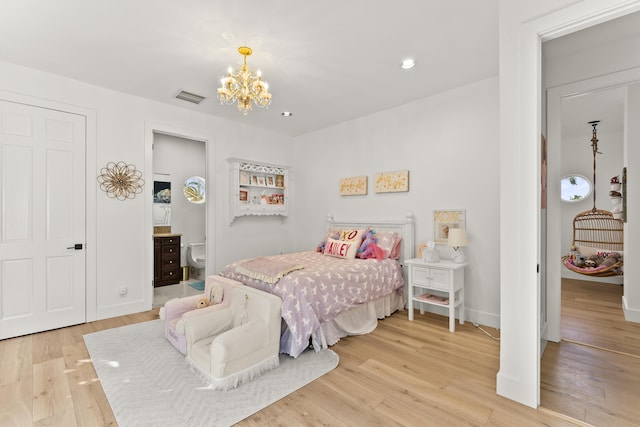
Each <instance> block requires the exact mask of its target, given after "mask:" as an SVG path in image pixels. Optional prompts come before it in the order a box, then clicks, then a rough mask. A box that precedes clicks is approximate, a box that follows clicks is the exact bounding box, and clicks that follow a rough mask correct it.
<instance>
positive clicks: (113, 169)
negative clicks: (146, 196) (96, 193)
mask: <svg viewBox="0 0 640 427" xmlns="http://www.w3.org/2000/svg"><path fill="white" fill-rule="evenodd" d="M98 182H99V183H100V189H101V190H102V191H104V192H105V193H107V196H109V197H111V198H114V199H118V200H127V199H133V198H134V197H136V194H140V193H142V186H143V185H144V179H142V172H140V171H139V170H136V167H135V166H134V165H128V164H126V163H125V162H118V163H114V162H109V163H107V166H106V167H104V168H102V169H100V175H98Z"/></svg>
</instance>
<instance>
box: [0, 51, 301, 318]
mask: <svg viewBox="0 0 640 427" xmlns="http://www.w3.org/2000/svg"><path fill="white" fill-rule="evenodd" d="M0 91H7V92H13V93H18V94H23V95H28V96H32V97H35V98H38V99H46V100H51V101H56V102H59V103H64V104H69V105H72V106H81V107H83V108H86V109H88V110H91V111H94V112H95V116H96V118H97V126H96V134H95V135H92V136H91V138H90V140H94V141H96V147H90V149H94V150H95V164H91V163H90V164H87V168H88V170H89V171H91V170H93V171H95V173H94V176H97V174H98V171H99V170H100V168H102V167H104V166H106V164H107V163H108V162H112V161H116V162H117V161H125V162H127V163H129V164H133V165H135V166H136V168H137V169H139V170H142V171H143V173H144V177H145V181H146V184H145V189H144V192H143V193H142V194H141V195H139V196H138V197H136V198H135V199H133V200H127V201H118V200H114V199H111V198H108V197H107V196H106V195H105V194H104V193H102V192H101V191H100V190H99V188H98V186H97V183H96V181H91V180H90V181H89V182H88V183H87V188H88V190H87V191H88V193H89V197H88V200H95V203H94V204H93V205H90V206H88V207H87V213H88V215H87V217H88V230H89V236H88V240H87V241H88V242H90V243H91V244H92V245H96V248H95V256H94V257H92V258H91V259H88V260H87V263H88V264H89V265H88V271H89V272H90V273H89V274H88V277H87V287H88V288H89V291H88V293H89V294H92V292H93V294H94V295H95V299H94V300H93V301H88V308H87V310H88V317H89V320H94V319H95V318H97V319H101V318H107V317H112V316H118V315H123V314H129V313H136V312H140V311H144V310H148V309H150V308H151V299H152V288H151V280H152V278H153V275H152V266H153V250H152V240H151V234H152V228H151V193H152V191H151V188H152V187H151V184H150V183H151V182H152V181H153V174H152V171H151V169H149V170H147V169H145V165H146V164H149V165H151V164H152V162H151V150H150V147H149V149H147V146H146V139H145V129H146V127H147V125H148V124H149V123H155V124H164V125H167V126H169V127H172V128H176V129H183V130H184V133H186V134H194V135H198V136H202V137H203V138H204V139H206V140H207V164H208V167H209V168H210V169H209V171H210V176H211V177H212V178H213V181H214V188H213V200H212V202H213V203H211V205H210V206H211V207H212V208H211V209H209V210H208V215H209V217H208V220H209V224H210V227H211V226H212V228H210V229H209V230H208V235H209V236H208V237H209V240H210V241H211V242H214V243H213V245H212V247H213V248H214V249H215V250H214V252H215V253H214V254H213V255H212V256H213V257H214V261H212V262H211V264H212V266H213V268H212V270H214V269H215V268H220V267H221V266H223V265H224V264H226V263H228V262H230V261H232V260H235V259H238V258H240V257H244V256H248V255H253V254H257V253H265V252H267V251H272V250H273V244H272V242H273V236H274V235H277V236H280V237H282V236H288V235H289V223H288V222H286V221H285V222H284V223H281V222H279V221H277V222H276V221H255V219H253V218H250V219H248V220H247V221H243V222H242V223H240V222H239V221H237V222H236V223H234V225H233V226H231V227H229V225H228V222H227V206H228V205H227V203H228V202H227V201H228V187H229V185H228V173H227V163H226V160H225V159H226V158H228V157H248V158H250V159H261V160H264V161H268V162H271V163H278V164H291V162H292V161H293V154H292V153H293V141H292V139H291V138H289V137H286V136H283V135H278V134H274V133H270V132H266V131H263V130H258V129H255V128H252V127H250V126H243V125H238V124H235V123H231V122H228V121H225V120H221V119H217V118H215V117H212V116H209V115H205V114H199V113H194V112H193V111H189V110H186V109H181V108H176V107H173V106H171V105H167V104H162V103H158V102H153V101H149V100H145V99H142V98H138V97H134V96H130V95H127V94H123V93H119V92H114V91H111V90H106V89H103V88H100V87H97V86H93V85H89V84H85V83H82V82H78V81H75V80H71V79H66V78H61V77H59V76H55V75H52V74H48V73H43V72H40V71H36V70H33V69H28V68H24V67H20V66H16V65H13V64H9V63H5V62H0ZM216 104H217V102H216V100H210V101H208V102H205V103H203V104H201V107H202V108H203V109H205V108H217V107H216ZM92 234H94V235H92ZM279 243H281V245H283V246H287V245H288V238H285V239H280V241H279ZM285 249H287V248H285ZM121 287H126V288H127V289H128V294H127V295H126V296H120V295H119V294H118V289H119V288H121Z"/></svg>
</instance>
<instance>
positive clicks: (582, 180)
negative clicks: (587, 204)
mask: <svg viewBox="0 0 640 427" xmlns="http://www.w3.org/2000/svg"><path fill="white" fill-rule="evenodd" d="M592 191H593V185H592V184H591V180H590V179H589V178H587V177H586V176H583V175H578V174H571V175H565V176H563V177H562V180H561V181H560V198H561V199H562V201H563V202H568V203H576V202H581V201H583V200H584V199H586V198H587V197H589V196H590V195H591V192H592Z"/></svg>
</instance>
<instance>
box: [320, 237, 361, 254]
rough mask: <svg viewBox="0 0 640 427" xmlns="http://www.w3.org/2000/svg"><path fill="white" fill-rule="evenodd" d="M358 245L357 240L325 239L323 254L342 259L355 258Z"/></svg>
mask: <svg viewBox="0 0 640 427" xmlns="http://www.w3.org/2000/svg"><path fill="white" fill-rule="evenodd" d="M359 247H360V242H359V241H357V242H356V241H353V240H335V239H327V245H326V246H325V248H324V254H325V255H330V256H334V257H338V258H344V259H355V257H356V254H357V253H358V248H359Z"/></svg>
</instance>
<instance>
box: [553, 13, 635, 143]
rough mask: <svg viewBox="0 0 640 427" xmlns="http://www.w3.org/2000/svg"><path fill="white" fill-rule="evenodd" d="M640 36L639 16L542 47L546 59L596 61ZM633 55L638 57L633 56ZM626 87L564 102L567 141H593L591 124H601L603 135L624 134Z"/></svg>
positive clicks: (617, 20) (628, 16)
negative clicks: (578, 57) (588, 58)
mask: <svg viewBox="0 0 640 427" xmlns="http://www.w3.org/2000/svg"><path fill="white" fill-rule="evenodd" d="M638 34H640V13H638V12H637V13H632V14H628V15H625V16H622V17H620V18H617V19H612V20H610V21H607V22H603V23H601V24H599V25H595V26H592V27H589V28H585V29H583V30H581V31H576V32H574V33H571V34H568V35H566V36H563V37H559V38H556V39H553V40H550V41H547V42H545V43H543V57H544V58H547V59H554V58H562V57H566V56H567V55H574V54H578V55H579V54H585V55H586V56H593V57H594V60H597V54H598V52H600V51H602V49H611V46H612V45H615V44H616V43H619V42H622V41H623V40H625V39H631V38H634V37H637V36H638ZM630 54H636V52H632V53H630ZM625 99H626V88H625V87H614V88H607V89H602V90H598V91H594V92H590V93H586V94H580V95H577V96H573V97H568V98H565V99H564V100H563V102H562V135H563V137H564V138H573V137H581V136H586V138H587V141H588V140H590V138H591V129H592V128H591V125H589V123H588V122H590V121H592V120H600V122H601V123H600V124H599V126H598V130H599V131H600V132H622V131H623V129H624V104H625Z"/></svg>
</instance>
